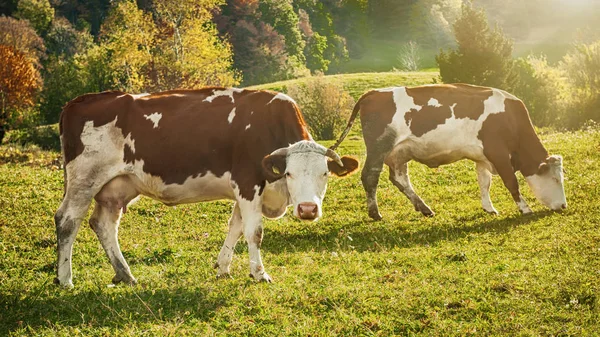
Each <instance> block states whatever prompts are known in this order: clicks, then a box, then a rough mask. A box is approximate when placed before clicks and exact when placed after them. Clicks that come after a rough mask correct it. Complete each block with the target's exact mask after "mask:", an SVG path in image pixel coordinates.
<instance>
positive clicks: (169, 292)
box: [0, 282, 230, 336]
mask: <svg viewBox="0 0 600 337" xmlns="http://www.w3.org/2000/svg"><path fill="white" fill-rule="evenodd" d="M118 287H128V286H126V285H119V286H118ZM42 293H43V294H42ZM209 293H210V290H209V289H201V288H196V289H194V288H168V289H158V290H150V289H140V285H138V286H136V287H130V288H129V289H125V291H123V289H116V290H115V291H113V290H112V289H105V288H100V287H99V288H97V289H96V290H89V291H77V290H76V289H75V290H63V289H60V288H58V287H57V286H56V285H54V284H51V283H50V282H47V283H45V284H43V285H42V286H41V287H40V289H38V290H33V291H31V292H30V293H29V294H22V293H19V294H11V295H7V294H5V293H3V292H1V291H0V311H2V315H0V335H1V336H6V335H9V333H10V332H11V331H15V330H17V329H19V328H27V329H31V330H32V331H39V330H38V329H39V328H53V327H55V326H60V327H80V328H81V327H90V328H99V327H108V328H123V327H125V326H127V325H131V324H132V323H133V322H136V323H140V322H141V323H144V322H155V323H156V322H165V323H168V322H178V321H183V320H198V321H202V322H206V321H208V320H210V319H211V318H212V317H214V315H215V313H216V312H217V310H218V309H219V308H221V307H227V306H229V305H230V304H229V303H228V300H227V299H225V298H222V297H216V296H215V297H210V296H207V294H209ZM24 295H25V296H24ZM23 297H24V299H22V298H23Z"/></svg>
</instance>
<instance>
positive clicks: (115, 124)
mask: <svg viewBox="0 0 600 337" xmlns="http://www.w3.org/2000/svg"><path fill="white" fill-rule="evenodd" d="M60 136H61V143H62V150H63V156H64V162H65V192H64V193H65V194H64V199H63V201H62V203H61V205H60V208H59V209H58V211H57V212H56V215H55V217H54V218H55V222H56V234H57V238H58V270H57V278H56V280H55V283H58V284H60V285H63V286H66V287H72V285H73V283H72V276H71V274H72V272H71V256H72V247H73V241H74V240H75V236H76V233H77V231H78V228H79V225H80V223H81V221H82V219H83V218H84V216H85V215H86V213H87V210H88V208H89V206H90V204H91V202H92V199H95V200H96V205H95V208H94V211H93V214H92V216H91V218H90V220H89V223H90V226H91V228H92V229H93V230H94V232H95V233H96V235H97V236H98V239H99V240H100V242H101V244H102V246H103V248H104V250H105V251H106V254H107V255H108V258H109V259H110V262H111V264H112V266H113V268H114V270H115V273H116V276H115V277H114V278H113V283H118V282H126V283H131V284H133V283H135V282H136V280H135V278H134V277H133V275H132V274H131V272H130V269H129V266H128V265H127V262H125V259H124V258H123V254H122V253H121V249H120V248H119V243H118V239H117V229H118V225H119V221H120V219H121V215H122V214H123V213H124V212H125V211H126V210H127V205H128V204H129V203H130V202H132V200H134V198H136V197H137V196H138V195H145V196H148V197H151V198H153V199H156V200H159V201H161V202H163V203H165V204H167V205H177V204H182V203H192V202H200V201H211V200H218V199H230V200H234V201H235V205H234V207H233V214H232V216H231V219H230V220H229V233H228V235H227V238H226V239H225V242H224V244H223V247H222V248H221V252H220V253H219V257H218V260H217V263H216V264H215V267H216V268H218V272H217V276H218V277H221V276H226V275H228V274H229V266H230V264H231V259H232V255H233V249H234V247H235V245H236V242H237V241H238V239H239V238H240V237H241V236H242V234H243V235H244V236H245V238H246V240H247V241H248V251H249V255H250V276H252V277H254V278H255V279H256V280H258V281H267V282H270V281H271V278H270V277H269V275H268V274H267V273H266V272H265V269H264V267H263V263H262V260H261V257H260V251H259V248H260V245H261V241H262V236H263V228H262V215H265V216H266V217H269V218H279V217H281V216H283V215H284V214H285V211H286V208H287V206H288V205H290V204H293V209H294V211H293V213H294V215H295V216H296V217H298V218H300V219H305V220H315V219H317V218H319V217H320V216H321V215H322V207H321V204H322V201H323V197H324V195H325V190H326V188H327V176H328V172H332V173H333V174H335V175H337V176H344V175H347V174H349V173H351V172H353V171H355V170H356V169H357V168H358V162H357V161H356V160H355V159H353V158H350V157H342V158H340V157H339V156H338V155H337V154H336V153H335V152H333V151H332V150H328V149H326V148H325V147H323V146H321V145H319V144H317V143H315V142H314V141H313V140H312V139H311V137H310V135H309V134H308V131H307V127H306V124H305V123H304V120H303V118H302V115H301V113H300V111H299V109H298V107H297V105H296V104H295V103H294V101H293V100H292V99H291V98H290V97H288V96H286V95H284V94H281V93H272V92H267V91H255V90H242V89H225V88H207V89H202V90H189V91H183V90H181V91H169V92H163V93H156V94H151V95H148V94H144V95H129V94H126V93H122V92H103V93H99V94H88V95H83V96H80V97H78V98H76V99H74V100H73V101H71V102H69V103H68V104H67V105H66V106H65V107H64V109H63V112H62V114H61V117H60ZM327 157H329V158H331V159H332V160H330V161H328V160H327Z"/></svg>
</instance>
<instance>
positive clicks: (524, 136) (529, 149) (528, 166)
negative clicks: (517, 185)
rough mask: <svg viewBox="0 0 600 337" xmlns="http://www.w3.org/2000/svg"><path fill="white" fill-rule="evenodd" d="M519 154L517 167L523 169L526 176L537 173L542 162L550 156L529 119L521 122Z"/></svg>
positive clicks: (522, 171) (522, 172)
mask: <svg viewBox="0 0 600 337" xmlns="http://www.w3.org/2000/svg"><path fill="white" fill-rule="evenodd" d="M528 119H529V118H528ZM517 156H518V161H519V163H518V167H515V169H518V170H519V171H521V174H523V176H525V177H529V176H531V175H533V174H535V173H537V171H538V167H539V166H540V164H541V163H542V162H543V161H544V160H545V159H546V158H547V157H548V151H547V150H546V148H545V147H544V145H542V142H541V141H540V139H539V138H538V136H537V135H536V134H535V130H534V129H533V125H531V121H529V120H528V121H527V123H521V124H520V128H519V148H518V150H517Z"/></svg>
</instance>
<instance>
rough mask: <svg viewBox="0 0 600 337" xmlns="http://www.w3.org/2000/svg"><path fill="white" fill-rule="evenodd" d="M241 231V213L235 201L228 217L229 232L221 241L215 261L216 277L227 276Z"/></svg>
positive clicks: (242, 230) (242, 228) (242, 229)
mask: <svg viewBox="0 0 600 337" xmlns="http://www.w3.org/2000/svg"><path fill="white" fill-rule="evenodd" d="M243 232H244V227H243V223H242V215H241V213H240V207H239V206H238V203H237V202H236V203H235V205H234V206H233V212H232V214H231V218H230V219H229V233H228V234H227V238H226V239H225V242H224V243H223V247H221V252H220V253H219V257H218V259H217V263H215V268H218V271H217V278H221V277H228V276H229V266H230V265H231V260H232V259H233V250H234V249H235V245H236V244H237V242H238V240H239V239H240V237H241V236H242V234H243Z"/></svg>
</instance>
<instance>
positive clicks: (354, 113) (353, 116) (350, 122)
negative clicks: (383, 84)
mask: <svg viewBox="0 0 600 337" xmlns="http://www.w3.org/2000/svg"><path fill="white" fill-rule="evenodd" d="M370 93H371V92H370V91H369V92H367V93H366V94H364V95H362V96H361V97H360V98H359V99H358V101H357V102H356V104H355V105H354V109H352V114H351V115H350V119H349V120H348V125H346V129H344V132H342V134H341V136H340V138H339V139H338V140H337V142H335V144H333V145H332V146H331V147H329V148H330V149H332V150H334V151H335V149H337V147H338V146H340V144H341V143H342V142H343V141H344V138H346V136H347V135H348V133H349V132H350V129H352V125H354V120H355V119H356V116H357V115H358V112H359V111H360V104H361V103H362V100H363V99H364V98H365V97H367V96H369V94H370Z"/></svg>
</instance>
